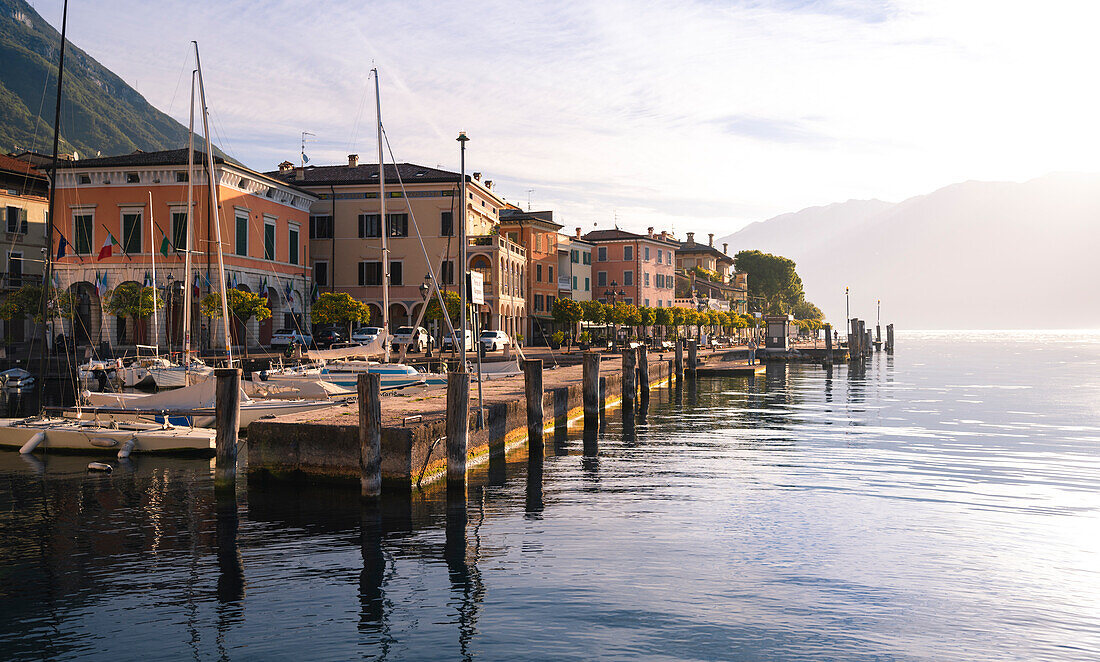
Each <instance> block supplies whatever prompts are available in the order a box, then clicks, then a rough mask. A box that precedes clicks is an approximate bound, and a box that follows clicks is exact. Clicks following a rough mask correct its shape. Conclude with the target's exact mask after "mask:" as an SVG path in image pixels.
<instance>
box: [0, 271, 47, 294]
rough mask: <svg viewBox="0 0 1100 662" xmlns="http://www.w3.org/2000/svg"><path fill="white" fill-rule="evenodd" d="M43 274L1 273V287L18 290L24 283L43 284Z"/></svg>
mask: <svg viewBox="0 0 1100 662" xmlns="http://www.w3.org/2000/svg"><path fill="white" fill-rule="evenodd" d="M41 284H42V275H41V274H12V273H3V274H0V289H4V290H18V289H19V288H21V287H23V286H24V285H41Z"/></svg>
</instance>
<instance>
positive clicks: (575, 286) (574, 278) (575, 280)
mask: <svg viewBox="0 0 1100 662" xmlns="http://www.w3.org/2000/svg"><path fill="white" fill-rule="evenodd" d="M573 289H574V290H575V289H577V277H576V276H573Z"/></svg>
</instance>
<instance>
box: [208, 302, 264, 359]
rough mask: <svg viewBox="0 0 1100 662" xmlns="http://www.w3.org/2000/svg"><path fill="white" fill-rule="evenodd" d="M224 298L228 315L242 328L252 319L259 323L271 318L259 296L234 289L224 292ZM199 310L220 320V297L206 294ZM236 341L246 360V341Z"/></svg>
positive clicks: (240, 339)
mask: <svg viewBox="0 0 1100 662" xmlns="http://www.w3.org/2000/svg"><path fill="white" fill-rule="evenodd" d="M225 296H226V299H227V304H226V307H227V308H229V314H230V315H232V316H233V318H234V319H236V320H239V321H240V322H241V325H242V326H243V325H245V324H247V323H248V320H250V319H252V318H253V317H255V318H256V320H257V321H259V322H262V321H264V320H266V319H269V318H270V317H271V308H268V306H267V298H266V297H261V296H260V295H259V294H253V293H252V292H246V291H245V290H239V289H237V288H235V287H234V288H233V289H230V290H226V291H225ZM199 310H200V311H202V314H203V315H206V316H207V317H211V318H214V319H221V316H222V295H221V294H219V293H218V292H211V293H210V294H207V295H206V296H204V297H203V298H202V301H200V302H199ZM237 340H238V341H239V342H240V343H241V345H243V346H244V356H245V358H248V339H247V338H238V339H237Z"/></svg>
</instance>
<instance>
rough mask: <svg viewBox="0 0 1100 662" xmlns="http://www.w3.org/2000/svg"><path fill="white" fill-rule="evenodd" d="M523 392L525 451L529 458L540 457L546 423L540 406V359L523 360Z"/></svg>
mask: <svg viewBox="0 0 1100 662" xmlns="http://www.w3.org/2000/svg"><path fill="white" fill-rule="evenodd" d="M523 392H524V395H526V396H527V452H528V454H529V457H531V458H534V457H540V458H541V457H542V455H543V452H544V449H543V444H542V432H543V429H544V427H545V425H546V423H545V422H544V418H543V407H542V402H543V391H542V359H527V360H526V361H524V362H523Z"/></svg>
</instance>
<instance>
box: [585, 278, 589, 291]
mask: <svg viewBox="0 0 1100 662" xmlns="http://www.w3.org/2000/svg"><path fill="white" fill-rule="evenodd" d="M590 289H591V288H590V287H589V286H588V279H587V278H585V279H584V291H585V292H588V291H589V290H590Z"/></svg>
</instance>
